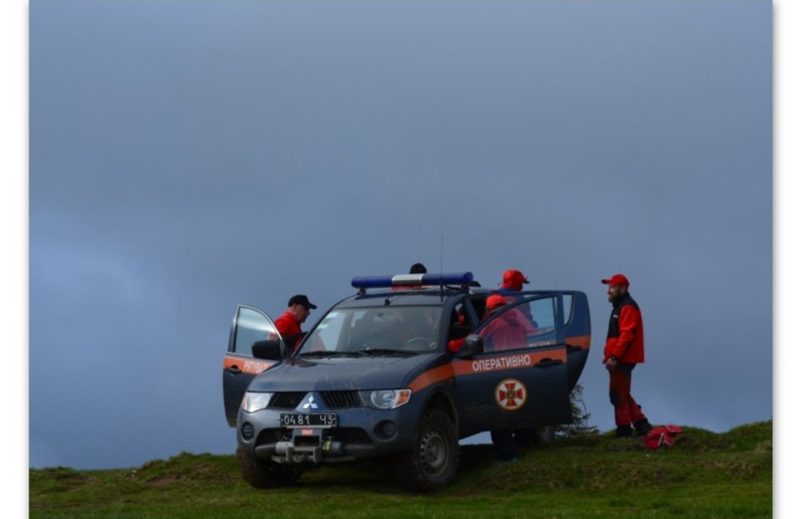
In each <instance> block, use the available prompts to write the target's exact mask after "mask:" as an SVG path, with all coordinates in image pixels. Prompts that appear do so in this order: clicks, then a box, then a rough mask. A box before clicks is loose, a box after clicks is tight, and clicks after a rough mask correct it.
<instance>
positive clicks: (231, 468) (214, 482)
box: [30, 422, 772, 519]
mask: <svg viewBox="0 0 800 519" xmlns="http://www.w3.org/2000/svg"><path fill="white" fill-rule="evenodd" d="M461 452H462V456H461V468H460V470H459V473H458V477H457V479H456V482H455V483H454V484H453V485H451V486H450V487H448V488H447V489H445V490H443V491H441V492H438V493H435V494H432V495H417V494H413V493H409V492H406V491H403V490H400V489H398V487H397V486H396V485H395V483H394V479H393V474H392V469H391V466H388V465H385V464H384V465H381V464H372V465H361V466H353V465H345V466H338V467H323V468H320V469H316V470H312V471H308V472H306V473H304V474H303V477H302V478H301V482H300V484H299V485H298V486H296V487H292V488H286V489H280V490H266V491H257V490H254V489H252V488H250V487H249V486H248V485H247V484H246V483H244V482H243V481H242V479H241V477H240V476H239V470H238V466H237V464H236V460H235V458H234V456H216V455H210V454H187V453H182V454H180V455H178V456H175V457H172V458H170V459H168V460H156V461H151V462H148V463H146V464H144V465H142V466H141V467H139V468H136V469H121V470H87V471H77V470H72V469H69V468H64V467H58V468H48V469H41V470H31V471H30V516H31V517H121V518H125V517H136V518H139V517H169V518H180V517H187V518H192V519H198V518H200V517H221V518H233V517H292V518H294V519H297V518H300V517H307V516H325V517H331V518H337V517H341V518H348V519H349V518H353V517H397V518H413V517H547V518H562V517H564V518H566V517H577V518H582V517H593V518H597V517H698V518H700V517H702V518H709V517H720V518H732V517H748V518H749V517H771V516H772V422H760V423H755V424H749V425H744V426H741V427H737V428H735V429H732V430H730V431H728V432H727V433H723V434H716V433H712V432H709V431H705V430H702V429H696V428H691V427H685V428H684V434H683V435H682V436H679V441H678V442H677V443H676V444H675V446H674V447H672V448H670V449H661V450H659V451H649V450H647V449H645V448H644V447H643V446H642V444H641V442H640V441H638V440H635V439H615V438H613V437H612V435H611V434H602V435H592V436H586V437H581V438H572V439H568V440H557V441H556V442H554V443H553V444H552V445H549V446H546V447H537V448H535V449H533V450H531V451H527V452H525V453H524V454H523V455H522V456H521V457H520V459H519V460H518V461H517V462H516V463H511V464H500V463H496V462H494V461H493V457H492V451H491V447H490V446H487V445H470V446H464V447H462V450H461Z"/></svg>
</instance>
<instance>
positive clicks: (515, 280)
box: [500, 269, 530, 292]
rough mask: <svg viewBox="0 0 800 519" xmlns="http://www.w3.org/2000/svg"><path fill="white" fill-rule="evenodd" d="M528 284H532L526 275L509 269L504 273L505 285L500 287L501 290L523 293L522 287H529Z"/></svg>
mask: <svg viewBox="0 0 800 519" xmlns="http://www.w3.org/2000/svg"><path fill="white" fill-rule="evenodd" d="M528 283H530V281H528V278H527V277H525V274H523V273H522V272H520V271H519V270H514V269H508V270H506V271H505V272H503V283H502V284H501V285H500V288H504V289H506V290H516V291H517V292H521V291H522V285H527V284H528Z"/></svg>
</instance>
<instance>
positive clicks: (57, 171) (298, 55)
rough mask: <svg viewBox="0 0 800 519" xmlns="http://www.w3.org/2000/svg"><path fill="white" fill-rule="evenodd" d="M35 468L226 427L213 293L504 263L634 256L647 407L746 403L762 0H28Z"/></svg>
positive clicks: (545, 273)
mask: <svg viewBox="0 0 800 519" xmlns="http://www.w3.org/2000/svg"><path fill="white" fill-rule="evenodd" d="M29 160H30V166H29V167H30V205H29V207H30V221H29V233H30V256H29V257H30V270H29V275H30V309H29V315H30V331H29V345H30V346H29V348H30V353H29V366H30V373H29V384H30V388H29V397H30V404H29V405H30V407H29V416H30V423H29V435H30V436H29V449H30V464H31V466H32V467H41V466H52V465H66V466H71V467H76V468H105V467H123V466H136V465H140V464H141V463H144V462H145V461H148V460H150V459H153V458H165V457H169V456H172V455H174V454H177V453H178V452H181V451H190V452H205V451H208V452H214V453H231V452H233V450H234V448H235V436H234V433H233V431H232V429H229V428H228V426H227V424H226V422H225V419H224V416H223V406H222V397H221V378H222V376H221V365H222V357H223V354H224V351H225V348H226V344H227V338H228V331H229V327H230V323H231V318H232V316H233V311H234V308H235V305H236V304H237V303H248V304H252V305H255V306H258V307H260V308H262V309H264V310H265V311H267V312H268V313H270V314H272V315H277V314H278V313H280V312H282V311H283V309H284V307H285V304H286V300H287V298H288V296H289V295H291V294H293V293H298V292H305V293H308V294H309V295H310V296H311V299H312V301H314V302H316V303H317V304H318V305H319V306H320V309H319V310H318V311H317V312H316V313H315V314H312V319H313V318H315V317H319V316H320V315H321V313H322V312H323V311H324V309H325V308H327V307H328V306H330V305H332V304H333V303H334V302H336V301H338V300H339V299H340V298H342V297H344V296H346V295H349V294H350V293H352V289H351V288H350V286H349V282H350V279H351V278H352V277H353V276H355V275H361V274H381V273H398V272H404V271H406V270H407V269H408V266H409V265H410V264H411V263H413V262H415V261H422V262H424V263H426V264H427V265H428V266H429V268H430V270H438V267H439V265H440V252H441V251H440V244H441V240H442V236H444V252H443V255H441V256H443V264H444V269H445V270H447V271H456V270H471V271H472V272H474V273H475V275H476V278H477V279H478V280H480V281H481V282H482V283H483V284H484V285H485V286H492V285H494V284H496V283H497V282H498V281H499V278H500V275H501V273H502V271H503V270H504V269H506V268H509V267H516V268H519V269H521V270H523V271H524V272H525V273H526V274H528V275H529V277H530V278H531V280H532V286H533V287H535V288H543V289H547V288H563V289H577V290H583V291H585V292H586V293H587V294H588V295H589V299H590V305H591V310H592V317H593V343H592V351H591V354H590V358H589V362H588V363H587V366H586V369H585V371H584V375H583V376H582V379H581V382H582V384H583V386H584V389H585V394H586V398H585V402H586V405H587V406H588V410H589V412H590V413H591V415H592V417H591V421H592V423H594V424H595V425H597V426H598V427H600V428H601V429H603V430H606V429H610V428H611V427H612V426H613V417H612V408H611V406H610V404H609V403H608V397H607V374H606V372H605V371H604V370H603V369H602V366H601V364H600V360H601V352H602V345H603V341H604V336H605V332H606V322H607V319H608V314H609V311H610V306H609V304H608V302H607V301H606V298H605V290H604V288H605V287H604V286H603V285H601V284H600V282H599V280H600V279H601V278H602V277H605V276H607V275H609V274H611V273H614V272H624V273H626V274H627V275H628V277H629V278H630V279H631V283H632V285H631V291H632V293H633V295H634V297H636V299H637V300H638V301H639V303H640V305H641V307H642V310H643V313H644V319H645V327H646V352H647V362H646V363H645V364H644V365H643V366H640V367H639V368H637V370H636V376H635V378H634V395H635V396H636V397H637V399H638V400H639V401H640V403H642V405H643V406H644V408H645V412H646V413H647V414H648V415H649V417H650V418H651V421H653V422H654V423H678V424H686V425H694V426H699V427H705V428H708V429H712V430H715V431H722V430H727V429H728V428H730V427H733V426H736V425H739V424H741V423H746V422H752V421H757V420H765V419H770V418H771V417H772V310H773V309H772V289H771V283H772V5H771V3H770V2H768V1H763V0H761V1H756V0H730V1H712V0H699V1H695V2H684V1H677V0H670V1H667V0H662V1H647V2H639V1H629V2H625V1H613V2H610V1H600V0H598V1H595V2H570V1H558V2H556V1H552V2H551V1H538V2H535V1H525V2H523V1H506V2H495V1H491V2H490V1H476V2H456V1H424V2H423V1H413V0H412V1H403V2H400V1H391V2H390V1H315V2H310V1H296V0H293V1H270V2H252V1H236V0H234V1H231V0H225V1H222V0H204V1H201V2H197V1H189V0H186V1H178V0H158V1H155V0H151V1H148V0H136V1H132V0H119V1H114V2H105V1H99V0H67V1H63V0H60V1H57V0H37V1H36V2H32V3H31V5H30V159H29Z"/></svg>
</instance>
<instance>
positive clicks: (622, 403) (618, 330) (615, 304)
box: [601, 274, 652, 438]
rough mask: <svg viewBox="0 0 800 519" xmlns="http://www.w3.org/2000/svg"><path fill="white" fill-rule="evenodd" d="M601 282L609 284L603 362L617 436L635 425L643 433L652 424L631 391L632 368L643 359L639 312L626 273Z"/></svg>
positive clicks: (630, 433) (628, 431) (640, 315)
mask: <svg viewBox="0 0 800 519" xmlns="http://www.w3.org/2000/svg"><path fill="white" fill-rule="evenodd" d="M601 282H602V283H603V284H604V285H608V301H609V302H610V303H611V305H612V310H611V317H610V318H609V321H608V336H607V338H606V346H605V349H604V350H603V364H604V365H605V367H606V369H607V370H608V373H609V379H610V382H609V397H610V398H611V405H613V406H614V422H615V423H616V425H617V438H622V437H628V436H631V435H632V434H633V429H634V428H635V429H636V432H637V433H638V434H639V435H640V436H643V435H645V434H647V433H648V432H649V431H650V429H652V426H651V425H650V422H648V421H647V418H646V417H645V415H644V413H643V412H642V408H641V406H640V405H639V404H637V403H636V401H635V400H634V399H633V396H632V395H631V374H632V372H633V368H635V367H636V364H640V363H643V362H644V324H643V322H642V313H641V311H640V310H639V305H638V304H637V303H636V301H634V299H633V298H632V297H631V295H630V293H629V292H628V288H629V286H630V283H629V282H628V278H627V277H625V276H624V275H623V274H614V275H613V276H611V277H610V278H607V279H603V280H601Z"/></svg>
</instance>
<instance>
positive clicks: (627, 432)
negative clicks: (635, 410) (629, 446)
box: [617, 425, 633, 438]
mask: <svg viewBox="0 0 800 519" xmlns="http://www.w3.org/2000/svg"><path fill="white" fill-rule="evenodd" d="M632 434H633V429H632V428H631V426H630V425H619V426H617V438H629V437H630V436H631V435H632Z"/></svg>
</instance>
